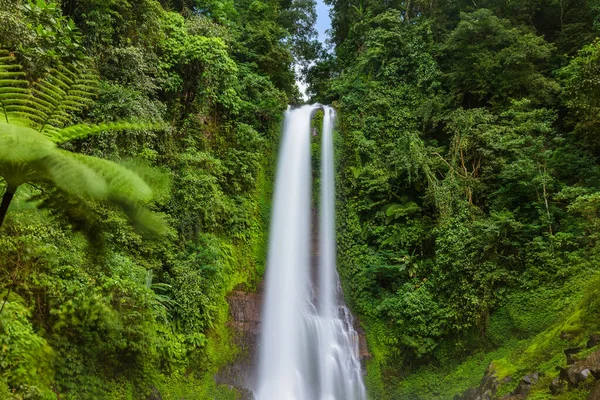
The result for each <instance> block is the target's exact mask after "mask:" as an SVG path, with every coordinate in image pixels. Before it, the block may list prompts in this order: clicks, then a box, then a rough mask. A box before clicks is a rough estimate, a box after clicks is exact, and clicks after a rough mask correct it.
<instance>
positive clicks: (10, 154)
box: [0, 123, 56, 164]
mask: <svg viewBox="0 0 600 400" xmlns="http://www.w3.org/2000/svg"><path fill="white" fill-rule="evenodd" d="M55 149H56V145H55V144H54V143H53V142H52V141H51V140H49V139H48V138H46V137H45V136H43V135H42V134H40V133H39V132H37V131H36V130H34V129H31V128H27V127H23V126H18V125H14V124H6V123H0V162H5V163H12V164H22V163H27V162H31V161H33V160H37V159H40V158H43V157H45V156H47V155H49V154H50V153H51V152H52V151H54V150H55Z"/></svg>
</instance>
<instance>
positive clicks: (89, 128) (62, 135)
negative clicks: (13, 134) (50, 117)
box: [46, 122, 163, 144]
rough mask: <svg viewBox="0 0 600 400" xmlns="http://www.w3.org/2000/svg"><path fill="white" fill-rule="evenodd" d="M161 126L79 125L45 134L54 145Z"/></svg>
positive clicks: (124, 123)
mask: <svg viewBox="0 0 600 400" xmlns="http://www.w3.org/2000/svg"><path fill="white" fill-rule="evenodd" d="M162 127H163V126H162V125H160V124H147V123H140V122H111V123H105V124H97V125H88V124H79V125H71V126H68V127H66V128H62V129H56V130H54V131H53V132H52V133H46V134H47V136H49V137H50V139H51V140H52V141H53V142H55V143H58V144H60V143H64V142H68V141H69V140H74V139H82V138H86V137H88V136H90V135H93V134H96V133H100V132H107V131H123V130H144V129H160V128H162Z"/></svg>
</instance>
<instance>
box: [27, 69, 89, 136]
mask: <svg viewBox="0 0 600 400" xmlns="http://www.w3.org/2000/svg"><path fill="white" fill-rule="evenodd" d="M97 90H98V77H97V76H96V75H95V74H93V73H91V72H89V71H86V70H83V71H74V70H71V69H68V68H66V67H63V68H59V69H53V70H51V71H49V73H48V75H47V76H46V78H45V79H44V80H42V81H39V82H36V83H34V86H33V90H32V93H33V95H34V96H33V97H34V98H35V99H36V101H38V102H40V101H43V102H45V104H46V105H47V106H48V105H49V107H50V110H49V111H48V112H47V115H48V117H47V118H46V120H45V122H44V123H43V125H42V126H41V128H40V132H42V133H47V132H50V131H53V130H54V129H53V128H59V129H60V128H62V127H64V126H65V125H67V124H68V123H69V122H70V121H71V120H72V115H73V114H74V113H77V112H79V111H81V110H82V109H83V108H84V107H86V106H87V105H88V104H89V103H91V102H92V101H93V97H94V96H95V95H96V92H97Z"/></svg>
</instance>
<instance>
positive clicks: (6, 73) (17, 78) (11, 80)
mask: <svg viewBox="0 0 600 400" xmlns="http://www.w3.org/2000/svg"><path fill="white" fill-rule="evenodd" d="M21 69H22V67H21V66H20V65H18V64H16V63H15V57H14V56H12V55H11V54H9V53H8V52H7V51H5V50H0V94H2V95H3V96H2V97H0V111H1V112H2V114H4V120H5V122H10V107H9V106H8V105H7V104H6V101H7V100H9V99H14V98H16V99H24V98H25V97H28V95H29V91H28V90H27V89H28V87H29V82H27V80H26V79H25V74H24V73H23V72H21Z"/></svg>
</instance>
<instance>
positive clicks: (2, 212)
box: [0, 185, 18, 227]
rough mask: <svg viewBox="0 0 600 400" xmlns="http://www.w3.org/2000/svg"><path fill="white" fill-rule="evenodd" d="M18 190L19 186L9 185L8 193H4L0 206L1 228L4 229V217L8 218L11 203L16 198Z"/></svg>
mask: <svg viewBox="0 0 600 400" xmlns="http://www.w3.org/2000/svg"><path fill="white" fill-rule="evenodd" d="M17 188H18V186H11V185H8V186H7V187H6V192H4V196H2V204H0V227H2V224H3V223H4V217H6V212H7V211H8V206H10V202H11V201H12V199H13V197H14V196H15V192H16V191H17Z"/></svg>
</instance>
